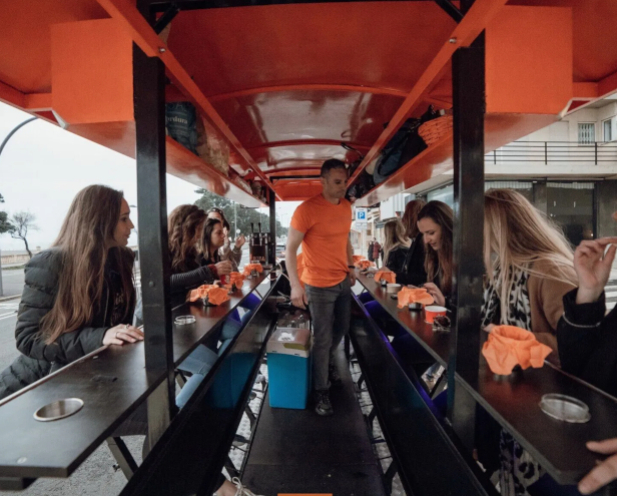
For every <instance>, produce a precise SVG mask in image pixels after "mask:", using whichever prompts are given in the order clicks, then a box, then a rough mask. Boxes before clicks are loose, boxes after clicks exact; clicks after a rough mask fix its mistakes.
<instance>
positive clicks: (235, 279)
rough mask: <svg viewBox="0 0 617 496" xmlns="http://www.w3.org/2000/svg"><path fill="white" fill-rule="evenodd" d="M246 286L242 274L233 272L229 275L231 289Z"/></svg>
mask: <svg viewBox="0 0 617 496" xmlns="http://www.w3.org/2000/svg"><path fill="white" fill-rule="evenodd" d="M243 284H244V276H243V275H242V274H240V272H232V273H231V274H229V287H231V286H234V285H235V286H236V288H241V287H242V285H243Z"/></svg>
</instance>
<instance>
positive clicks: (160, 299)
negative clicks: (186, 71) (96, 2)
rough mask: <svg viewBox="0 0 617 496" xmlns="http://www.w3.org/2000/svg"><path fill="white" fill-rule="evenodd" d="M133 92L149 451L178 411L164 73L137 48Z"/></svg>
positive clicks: (142, 1)
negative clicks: (149, 384)
mask: <svg viewBox="0 0 617 496" xmlns="http://www.w3.org/2000/svg"><path fill="white" fill-rule="evenodd" d="M137 6H138V8H139V10H140V12H141V14H142V15H143V16H144V17H145V18H146V19H147V20H148V22H150V24H152V23H153V22H154V16H153V15H152V13H151V10H150V0H139V1H138V3H137ZM133 91H134V106H135V132H136V142H137V154H136V156H137V204H138V205H139V210H138V226H139V229H138V236H139V247H140V255H139V260H140V268H141V288H142V299H143V310H144V332H145V353H146V370H147V372H148V374H149V376H151V377H160V375H161V374H165V380H164V381H163V383H162V384H161V386H159V387H158V388H157V389H156V390H155V391H154V392H153V393H152V394H151V395H150V396H149V397H148V434H149V442H150V447H152V446H154V444H155V443H156V441H157V440H158V439H159V438H160V437H161V435H162V434H163V432H164V431H165V429H166V428H167V427H168V426H169V422H170V421H171V418H172V417H173V415H174V413H175V411H176V406H175V383H174V367H173V341H172V328H171V307H170V301H169V278H170V261H169V248H168V241H167V192H166V177H165V165H166V162H165V69H164V66H163V63H162V62H161V60H160V59H158V58H157V57H154V58H149V57H147V56H146V55H145V54H144V53H143V52H142V51H141V49H140V48H139V47H138V46H137V45H135V44H134V45H133Z"/></svg>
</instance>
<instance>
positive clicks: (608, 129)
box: [602, 119, 613, 141]
mask: <svg viewBox="0 0 617 496" xmlns="http://www.w3.org/2000/svg"><path fill="white" fill-rule="evenodd" d="M602 129H603V132H604V141H613V121H612V119H607V120H605V121H604V122H603V123H602Z"/></svg>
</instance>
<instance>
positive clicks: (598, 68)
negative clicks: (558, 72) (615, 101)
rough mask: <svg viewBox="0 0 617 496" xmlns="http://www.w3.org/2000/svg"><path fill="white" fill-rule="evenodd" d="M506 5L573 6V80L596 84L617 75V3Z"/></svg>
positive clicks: (529, 1)
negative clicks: (614, 74)
mask: <svg viewBox="0 0 617 496" xmlns="http://www.w3.org/2000/svg"><path fill="white" fill-rule="evenodd" d="M509 5H544V6H553V7H572V9H573V10H572V17H573V20H574V29H573V38H574V40H573V41H574V81H575V82H579V81H599V80H601V79H603V78H605V77H607V76H609V75H611V74H613V73H614V72H617V43H615V26H616V25H617V1H615V0H514V1H511V2H510V3H509Z"/></svg>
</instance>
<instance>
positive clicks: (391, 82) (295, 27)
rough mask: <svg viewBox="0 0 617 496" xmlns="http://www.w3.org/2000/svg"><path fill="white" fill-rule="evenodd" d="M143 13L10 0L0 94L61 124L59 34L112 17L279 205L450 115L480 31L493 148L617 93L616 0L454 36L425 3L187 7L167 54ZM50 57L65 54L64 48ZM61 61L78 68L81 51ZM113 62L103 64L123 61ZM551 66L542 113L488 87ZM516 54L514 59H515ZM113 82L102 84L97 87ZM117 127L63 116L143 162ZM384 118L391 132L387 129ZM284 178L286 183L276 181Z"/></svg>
mask: <svg viewBox="0 0 617 496" xmlns="http://www.w3.org/2000/svg"><path fill="white" fill-rule="evenodd" d="M517 6H520V8H519V7H517ZM524 7H527V8H532V9H535V10H533V12H534V13H538V15H534V16H533V17H534V18H538V19H540V21H538V22H545V24H544V25H543V26H547V27H548V28H550V32H547V33H545V34H544V35H543V36H540V38H537V39H535V40H534V41H533V42H534V43H535V44H536V46H537V44H538V43H541V44H542V45H543V46H544V45H545V46H544V49H543V46H539V47H537V50H535V51H534V50H530V49H529V46H528V45H527V44H526V38H530V37H529V36H526V34H525V31H524V29H526V26H527V29H531V27H528V24H529V23H528V22H523V20H524V19H525V15H528V12H529V11H525V10H524ZM543 7H567V8H568V9H571V10H563V9H549V10H546V9H545V10H542V8H543ZM517 8H518V9H519V10H516V9H517ZM521 8H522V10H521ZM505 9H510V10H507V11H506V10H505ZM136 12H137V11H136V9H135V3H134V1H131V0H99V1H95V0H22V1H21V2H10V3H9V6H8V7H6V8H5V10H4V14H5V15H3V17H2V19H1V20H0V45H1V46H3V47H5V49H4V50H2V51H1V52H0V99H1V100H3V101H5V102H8V103H10V104H12V105H15V106H17V107H20V108H22V109H25V110H27V111H30V112H32V113H36V114H38V115H40V116H43V117H45V118H48V119H50V120H53V119H54V117H53V114H52V113H51V112H50V111H51V110H52V108H53V106H54V104H55V103H54V102H56V101H61V100H63V99H64V100H65V101H66V100H67V99H66V98H63V97H62V95H59V94H55V92H56V88H54V85H53V84H52V79H54V73H56V76H57V72H58V70H59V69H58V66H59V65H60V64H59V63H58V62H57V60H60V59H62V56H60V58H58V57H56V56H54V57H56V58H53V57H52V44H53V43H52V38H53V36H52V28H51V26H52V25H56V24H63V23H75V22H79V21H87V20H97V19H108V18H110V17H111V18H112V19H114V21H115V22H117V23H118V26H120V27H121V30H122V32H123V33H126V37H127V39H128V40H129V41H135V42H136V43H138V44H139V45H140V47H141V48H142V49H144V50H145V51H147V52H149V53H150V54H152V55H158V56H160V57H161V59H162V60H163V61H164V62H165V65H166V66H167V71H168V76H169V78H170V80H171V84H170V85H169V86H168V91H167V99H168V101H177V100H184V99H188V100H190V101H193V102H194V103H196V104H197V108H198V110H199V111H200V112H201V113H202V114H204V116H205V117H206V118H207V119H208V120H209V121H211V122H212V124H213V125H214V127H215V128H216V129H218V130H219V132H220V134H221V136H223V137H224V139H226V140H227V141H229V143H230V144H231V148H232V152H233V153H232V161H233V162H234V163H236V164H237V165H238V166H239V168H241V169H244V170H247V169H249V168H252V169H254V170H256V171H257V172H258V174H259V175H261V176H262V178H263V180H264V181H266V182H267V184H268V185H269V186H272V187H274V188H275V190H276V191H277V194H278V196H279V198H280V199H283V200H285V199H289V200H291V199H302V198H306V197H308V196H311V195H312V194H315V193H316V192H318V191H319V182H318V181H315V180H314V179H310V178H306V179H304V178H303V179H294V178H292V177H286V176H293V175H302V176H311V175H315V172H316V171H317V170H318V168H319V166H320V165H321V163H322V162H323V161H324V160H325V159H327V158H331V157H336V158H341V159H346V160H348V161H352V160H355V159H356V155H355V153H354V152H348V151H346V150H345V149H343V148H342V147H341V146H340V143H341V142H346V143H348V144H350V145H352V146H354V147H356V148H357V149H359V150H360V151H361V152H362V153H363V154H367V153H369V158H370V156H371V155H372V156H376V154H377V153H378V152H379V150H380V148H381V147H382V146H383V144H384V143H385V142H386V141H387V139H388V138H389V137H390V136H391V135H392V133H393V132H394V131H395V129H396V127H398V125H400V123H402V122H403V121H404V119H405V117H406V116H407V115H408V114H410V115H419V114H420V113H422V112H423V111H424V110H425V109H426V107H427V106H428V105H429V104H430V103H433V104H434V105H436V106H437V107H439V108H447V107H449V106H451V87H450V86H451V82H450V71H449V57H450V55H451V53H452V52H453V51H454V50H455V49H456V48H457V47H459V46H465V45H467V44H469V43H470V42H471V41H473V39H474V38H475V36H477V34H478V33H479V32H480V31H482V30H483V29H487V37H488V39H487V93H488V95H487V96H488V100H487V102H488V108H487V112H488V114H487V130H486V132H487V139H486V142H487V149H492V148H494V147H497V146H501V145H503V144H505V143H507V142H508V141H511V140H513V139H517V138H519V137H521V136H523V135H524V134H528V133H529V132H532V131H533V130H535V129H538V128H539V127H543V126H545V125H547V124H548V123H550V122H552V121H553V120H555V118H556V115H557V114H558V113H559V112H560V111H561V110H562V109H564V108H566V107H567V106H568V105H569V104H571V103H572V102H573V101H578V100H577V99H579V100H580V99H581V98H582V101H583V102H587V101H590V100H593V99H595V98H599V97H601V96H603V95H604V94H607V93H609V92H612V91H614V90H615V89H617V46H615V45H614V44H611V43H609V42H608V40H610V39H612V37H613V31H614V25H615V22H616V21H617V2H614V1H613V0H516V1H510V2H509V3H508V2H506V0H497V1H495V0H476V3H475V4H474V6H473V7H472V10H470V12H469V13H468V14H467V15H466V18H465V19H464V20H463V21H462V22H461V23H460V24H458V26H457V24H456V23H455V21H454V20H452V19H451V18H450V17H449V16H448V15H447V14H446V13H445V12H443V11H442V10H441V9H440V8H439V7H438V6H437V4H436V3H435V2H433V1H428V0H427V1H407V2H403V1H398V2H342V3H314V4H310V3H302V4H285V5H266V6H252V7H233V8H218V9H207V10H187V11H182V12H181V13H180V14H178V15H177V16H176V17H175V18H174V19H173V21H172V23H171V29H170V34H169V39H168V45H167V46H165V44H164V43H163V42H162V41H160V40H159V39H158V38H156V36H155V35H154V32H153V31H152V30H151V29H150V28H149V27H148V26H147V25H145V23H144V22H143V19H141V18H140V17H139V16H138V15H137V16H136V15H135V14H136ZM553 12H559V14H557V15H553ZM565 12H567V14H566V15H564V13H565ZM519 16H520V17H519ZM495 23H502V25H507V26H508V28H507V29H508V30H509V32H508V33H505V34H502V33H499V34H495V35H490V33H491V30H490V28H491V26H492V25H493V26H494V25H495ZM504 23H505V24H504ZM508 23H509V24H508ZM517 23H518V24H517ZM519 26H520V28H521V30H522V31H521V32H518V27H519ZM538 26H540V24H538ZM513 27H516V28H517V29H513ZM538 29H539V28H538ZM544 30H545V31H546V29H544ZM540 31H542V30H540ZM55 32H56V31H54V33H55ZM110 32H111V31H110ZM493 32H494V33H497V32H498V30H496V29H494V30H493ZM531 34H532V35H535V34H537V33H535V32H532V33H531ZM65 35H66V33H65V34H64V35H63V36H65ZM70 35H71V34H70V30H69V36H70ZM489 35H490V36H489ZM54 36H55V35H54ZM491 36H492V37H491ZM114 37H115V38H116V39H115V40H112V39H110V38H111V36H110V37H109V38H108V39H104V38H103V39H102V40H101V42H100V43H98V44H97V45H96V46H95V47H92V48H93V52H92V53H94V62H93V64H94V63H96V60H97V56H96V54H97V53H100V54H101V60H103V57H102V54H104V52H105V51H106V50H114V51H113V52H112V55H113V54H115V53H116V52H115V51H116V50H121V48H119V47H121V46H123V45H122V41H121V40H118V38H119V37H118V36H114ZM531 38H533V36H531ZM56 39H57V38H56ZM452 39H454V42H453V43H449V41H451V40H452ZM551 39H554V40H553V42H554V43H555V46H553V45H551V43H552V41H551ZM555 40H557V41H559V43H558V44H557V41H555ZM491 43H493V45H492V48H491ZM495 45H498V48H497V50H498V51H497V52H496V53H497V54H499V50H501V49H502V48H503V49H504V50H505V49H507V50H506V52H507V53H509V54H510V53H511V52H512V51H514V52H516V51H517V50H518V51H519V52H520V54H521V58H520V60H518V61H514V62H510V61H500V60H499V57H498V56H497V57H493V58H491V57H490V53H489V52H490V50H491V49H493V50H495ZM56 46H57V43H56ZM513 47H514V48H513ZM517 47H520V48H517ZM159 48H165V51H159ZM54 50H55V52H54V53H56V52H62V50H63V47H62V46H60V47H59V48H58V49H56V48H54ZM543 50H544V52H546V53H544V54H543V53H542V52H543ZM549 50H550V51H551V52H553V51H556V52H557V53H548V51H549ZM568 50H569V51H568ZM65 51H66V55H65V59H67V60H68V61H69V62H70V61H71V59H70V57H71V55H72V53H71V52H70V51H68V50H67V49H65ZM109 55H110V54H109V53H108V54H107V59H109V58H111V59H113V58H114V57H110V56H109ZM91 56H92V55H91ZM543 57H544V59H548V57H552V59H553V60H557V62H556V64H555V66H554V67H551V68H550V74H549V73H547V74H548V75H547V77H548V78H549V79H550V77H553V78H558V80H559V81H560V82H561V84H559V85H555V84H554V81H550V82H551V83H553V88H552V89H551V91H552V92H553V93H552V96H553V100H554V101H553V102H550V106H549V105H548V104H546V103H544V102H546V101H547V98H546V95H543V93H542V91H543V90H542V89H540V90H539V92H538V95H534V94H527V95H514V97H513V95H512V91H515V89H512V88H510V89H507V91H509V92H510V93H507V94H506V93H504V94H503V95H501V94H499V91H500V90H499V89H498V90H491V88H495V87H496V88H501V87H502V86H507V85H504V81H507V78H510V79H512V78H518V77H520V78H521V80H526V79H531V80H530V81H528V83H529V84H528V85H527V87H530V88H535V86H534V85H539V86H542V85H541V84H539V83H541V82H542V81H541V80H540V79H533V78H530V77H528V76H529V74H532V73H534V72H537V70H536V69H535V68H534V67H535V66H534V62H535V63H536V64H540V65H541V66H545V65H546V62H545V60H544V59H543ZM119 58H121V57H119ZM508 58H509V59H516V58H517V57H516V53H514V56H513V57H512V56H510V55H508ZM52 59H53V60H54V62H52ZM107 59H105V60H107ZM525 60H527V61H528V62H529V64H528V65H526V62H525ZM75 64H76V65H77V64H79V61H78V60H75ZM508 64H509V65H508ZM109 70H110V71H113V70H114V68H113V67H110V68H109ZM66 75H67V74H66V73H64V76H66ZM564 75H567V77H566V76H564ZM55 80H58V78H57V77H56V78H55ZM497 83H499V84H497ZM105 84H107V83H106V82H105V81H101V82H100V86H101V87H100V88H98V90H101V91H102V90H103V89H104V88H103V86H104V85H105ZM127 84H129V82H127ZM130 84H132V82H131V83H130ZM491 84H493V86H491ZM521 87H525V85H524V84H523V85H521ZM560 88H561V89H560ZM96 90H97V88H93V91H96ZM58 91H59V90H58ZM504 91H506V90H504ZM525 91H527V90H525ZM531 93H536V92H535V91H534V92H531ZM94 94H96V93H94ZM517 99H520V100H521V102H522V101H523V100H525V103H526V105H527V106H526V107H524V106H523V105H522V103H521V104H520V106H519V107H517V105H519V104H518V101H517ZM548 100H550V98H549V99H548ZM104 104H105V102H104V101H103V102H101V105H104ZM76 105H77V104H76ZM401 105H404V107H403V110H401ZM504 105H505V106H504ZM529 105H531V108H530V107H529ZM491 106H492V108H491ZM536 107H537V108H536ZM53 110H56V111H58V109H53ZM94 110H96V108H94ZM106 110H109V106H107V107H106ZM60 116H62V114H60ZM112 117H113V116H112ZM110 119H111V118H110ZM110 119H108V120H107V121H106V122H91V119H90V121H89V122H85V121H84V122H68V130H69V131H73V132H76V133H78V134H80V135H82V136H85V137H87V138H89V139H92V140H94V141H97V142H99V143H102V144H104V145H106V146H109V147H112V148H114V149H117V150H119V151H121V152H123V153H126V154H127V155H132V154H133V153H134V126H133V123H132V122H130V120H128V121H127V120H126V118H125V117H122V119H118V121H116V122H113V121H111V120H110ZM388 122H392V125H391V128H388V129H386V131H384V125H385V124H387V123H388ZM450 142H451V139H450V140H447V139H446V140H444V141H443V143H441V144H439V146H438V147H437V148H435V149H430V150H428V151H427V153H426V154H425V156H424V157H420V158H419V159H418V160H416V161H415V162H414V163H413V164H411V163H410V164H408V165H409V167H405V168H404V169H405V170H402V171H399V174H398V175H397V176H396V178H392V179H391V180H389V181H388V184H384V185H383V186H382V188H381V189H380V190H378V191H374V192H371V194H370V195H369V196H368V197H366V198H364V199H363V201H361V203H364V204H370V203H372V202H374V201H379V200H381V199H384V198H385V197H387V196H389V195H391V194H394V193H396V192H398V191H401V190H402V189H405V188H408V187H410V186H413V185H414V184H417V183H418V182H420V181H423V180H426V179H428V178H430V177H431V176H433V175H435V174H437V173H440V172H441V171H443V170H445V169H447V168H448V167H451V143H450ZM168 149H169V152H168V169H169V172H171V173H175V174H177V175H179V176H180V177H184V178H186V179H188V180H190V181H192V182H195V183H196V184H201V185H205V186H207V187H209V188H210V189H212V190H215V191H216V192H217V193H219V194H222V195H226V196H229V197H230V198H232V199H236V200H238V201H241V202H243V203H245V204H248V205H254V206H256V205H258V204H259V203H260V202H259V201H258V200H257V199H256V198H254V197H253V196H252V195H249V194H248V193H246V192H244V191H243V190H242V189H241V188H239V187H238V186H237V185H236V184H234V182H233V181H230V180H227V179H226V178H225V177H223V176H222V175H221V174H220V173H219V172H218V171H215V170H214V169H213V168H212V167H211V166H209V164H206V163H204V162H203V161H201V160H200V159H197V158H196V157H193V156H192V154H190V153H189V154H186V153H184V151H183V150H182V149H180V148H179V147H178V145H177V144H175V143H171V142H170V140H169V139H168ZM364 165H366V164H365V163H363V165H362V167H363V166H364ZM281 176H283V177H285V178H284V179H278V180H275V181H270V180H271V178H273V177H279V178H280V177H281Z"/></svg>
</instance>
